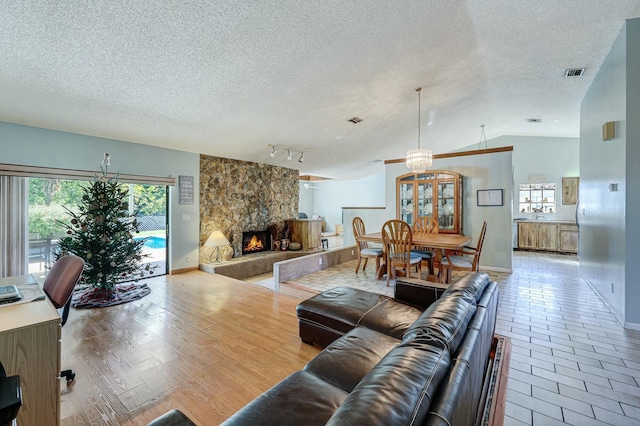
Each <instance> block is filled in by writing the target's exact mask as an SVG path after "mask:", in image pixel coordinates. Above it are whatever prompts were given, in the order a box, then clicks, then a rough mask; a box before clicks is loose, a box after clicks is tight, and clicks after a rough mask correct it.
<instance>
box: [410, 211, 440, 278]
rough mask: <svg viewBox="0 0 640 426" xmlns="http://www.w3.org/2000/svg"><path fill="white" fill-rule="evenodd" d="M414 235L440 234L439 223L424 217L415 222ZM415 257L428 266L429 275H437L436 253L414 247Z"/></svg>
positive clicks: (431, 217) (429, 249)
mask: <svg viewBox="0 0 640 426" xmlns="http://www.w3.org/2000/svg"><path fill="white" fill-rule="evenodd" d="M412 231H413V235H428V234H437V233H438V221H437V220H436V219H435V218H434V217H433V216H423V217H420V218H418V219H417V220H416V221H415V222H413V227H412ZM411 253H413V254H414V255H417V256H420V257H421V258H422V263H423V264H425V263H426V264H427V268H428V273H429V274H430V275H435V268H434V264H433V261H434V259H435V257H436V253H435V251H434V250H433V249H431V248H429V247H414V250H412V251H411Z"/></svg>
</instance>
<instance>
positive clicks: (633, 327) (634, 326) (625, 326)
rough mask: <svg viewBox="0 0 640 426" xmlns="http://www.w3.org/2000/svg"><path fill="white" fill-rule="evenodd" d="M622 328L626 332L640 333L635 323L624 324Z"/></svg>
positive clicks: (638, 326)
mask: <svg viewBox="0 0 640 426" xmlns="http://www.w3.org/2000/svg"><path fill="white" fill-rule="evenodd" d="M624 328H625V329H627V330H633V331H640V324H638V323H635V322H625V323H624Z"/></svg>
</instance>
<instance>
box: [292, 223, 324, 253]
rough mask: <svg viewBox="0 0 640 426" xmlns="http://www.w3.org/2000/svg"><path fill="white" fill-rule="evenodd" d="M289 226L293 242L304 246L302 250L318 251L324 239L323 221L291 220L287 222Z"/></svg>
mask: <svg viewBox="0 0 640 426" xmlns="http://www.w3.org/2000/svg"><path fill="white" fill-rule="evenodd" d="M286 223H287V226H289V233H290V235H291V237H290V238H291V241H297V242H299V243H300V244H302V250H309V249H317V248H318V247H320V238H321V237H322V220H316V219H291V220H287V221H286Z"/></svg>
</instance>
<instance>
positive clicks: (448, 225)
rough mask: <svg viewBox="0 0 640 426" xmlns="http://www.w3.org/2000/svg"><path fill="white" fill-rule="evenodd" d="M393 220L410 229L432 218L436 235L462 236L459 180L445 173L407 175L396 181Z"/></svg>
mask: <svg viewBox="0 0 640 426" xmlns="http://www.w3.org/2000/svg"><path fill="white" fill-rule="evenodd" d="M396 191H397V192H396V217H397V218H398V219H400V220H403V221H405V222H407V223H408V224H409V225H413V222H414V221H415V220H417V219H419V218H422V217H429V216H431V217H435V218H436V219H437V220H438V226H439V232H442V233H445V234H461V233H462V176H461V175H460V174H459V173H456V172H452V171H448V170H430V171H427V172H425V173H407V174H405V175H402V176H398V177H397V178H396Z"/></svg>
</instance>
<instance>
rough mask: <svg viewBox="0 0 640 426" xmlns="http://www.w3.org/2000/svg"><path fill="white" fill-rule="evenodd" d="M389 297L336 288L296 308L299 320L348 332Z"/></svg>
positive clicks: (348, 288) (347, 288) (346, 288)
mask: <svg viewBox="0 0 640 426" xmlns="http://www.w3.org/2000/svg"><path fill="white" fill-rule="evenodd" d="M388 299H389V297H387V296H383V295H381V294H377V293H371V292H368V291H363V290H358V289H355V288H350V287H335V288H333V289H331V290H327V291H323V292H322V293H320V294H317V295H315V296H313V297H312V298H310V299H307V300H305V301H303V302H301V303H300V304H299V305H298V307H297V308H296V313H297V315H298V318H302V319H305V320H307V321H310V322H314V323H319V324H323V325H324V326H326V327H329V328H332V329H334V330H338V331H341V332H344V333H346V332H348V331H350V330H351V329H352V328H354V327H355V326H356V325H357V324H358V321H359V320H360V318H362V316H363V315H364V314H365V312H367V311H368V310H370V309H372V308H373V307H375V306H376V305H378V304H380V303H382V302H384V301H385V300H388Z"/></svg>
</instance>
